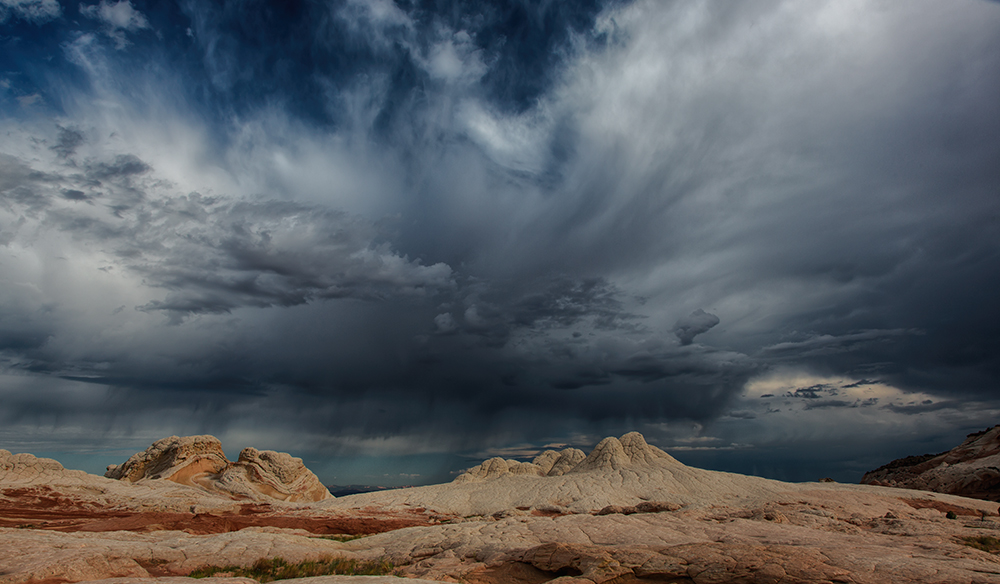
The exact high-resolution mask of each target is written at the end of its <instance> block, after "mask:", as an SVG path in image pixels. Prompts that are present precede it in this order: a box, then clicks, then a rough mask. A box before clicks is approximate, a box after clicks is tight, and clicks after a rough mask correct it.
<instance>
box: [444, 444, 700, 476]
mask: <svg viewBox="0 0 1000 584" xmlns="http://www.w3.org/2000/svg"><path fill="white" fill-rule="evenodd" d="M658 463H675V464H678V465H679V464H681V463H680V462H678V461H677V460H676V459H675V458H674V457H672V456H670V455H669V454H667V453H666V452H664V451H662V450H660V449H659V448H657V447H655V446H650V445H649V444H647V443H646V439H645V438H643V436H642V434H640V433H638V432H629V433H628V434H625V435H624V436H622V437H621V438H615V437H614V436H609V437H607V438H605V439H604V440H601V441H600V442H599V443H598V444H597V446H595V447H594V450H593V451H592V452H591V453H590V454H589V455H585V454H584V453H583V451H582V450H579V449H577V448H567V449H565V450H563V451H561V452H556V451H555V450H546V451H545V452H543V453H541V454H539V455H538V456H536V457H535V459H534V460H532V461H531V462H521V461H517V460H510V459H508V460H505V459H503V458H500V457H495V458H491V459H489V460H487V461H486V462H484V463H482V464H480V465H479V466H474V467H472V468H470V469H469V470H467V471H465V472H464V473H463V474H461V475H459V476H458V477H457V478H456V479H455V482H456V483H468V482H479V481H486V480H492V479H497V478H500V477H505V476H518V475H528V476H541V477H556V476H562V475H564V474H567V473H571V472H572V473H577V472H590V471H609V470H621V469H623V468H629V467H632V466H635V465H649V464H658Z"/></svg>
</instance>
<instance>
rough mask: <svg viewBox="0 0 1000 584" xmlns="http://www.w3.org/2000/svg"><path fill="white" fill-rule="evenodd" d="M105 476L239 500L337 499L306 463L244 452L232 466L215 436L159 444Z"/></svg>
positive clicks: (111, 468)
mask: <svg viewBox="0 0 1000 584" xmlns="http://www.w3.org/2000/svg"><path fill="white" fill-rule="evenodd" d="M104 476H106V477H108V478H112V479H118V480H123V481H128V482H131V483H143V482H146V481H157V480H165V481H171V482H175V483H179V484H182V485H190V486H194V487H200V488H203V489H205V490H208V491H212V492H216V493H223V494H226V495H229V496H231V497H234V498H239V499H254V500H267V499H279V500H282V501H290V502H311V501H322V500H323V499H328V498H331V497H332V495H331V494H330V492H329V491H328V490H327V488H326V487H325V486H323V484H322V483H320V481H319V479H318V478H317V477H316V475H315V474H313V473H312V471H310V470H309V469H308V468H306V467H305V465H304V464H302V459H301V458H295V457H293V456H291V455H289V454H286V453H284V452H274V451H271V450H257V449H256V448H244V449H243V451H242V452H240V456H239V458H238V459H237V461H236V462H230V461H229V460H228V459H227V458H226V455H225V453H224V452H223V451H222V442H220V441H219V439H218V438H216V437H214V436H184V437H179V436H170V437H169V438H164V439H162V440H157V441H156V442H154V443H153V445H152V446H150V447H149V448H147V449H146V450H145V451H144V452H138V453H136V454H133V455H132V456H131V457H130V458H129V459H128V460H127V461H125V463H124V464H121V465H111V466H109V467H108V470H107V472H106V473H105V474H104Z"/></svg>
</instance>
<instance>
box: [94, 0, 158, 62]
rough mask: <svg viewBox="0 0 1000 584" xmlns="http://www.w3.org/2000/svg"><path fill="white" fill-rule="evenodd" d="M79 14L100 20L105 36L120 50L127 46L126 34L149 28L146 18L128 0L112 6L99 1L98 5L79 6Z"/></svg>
mask: <svg viewBox="0 0 1000 584" xmlns="http://www.w3.org/2000/svg"><path fill="white" fill-rule="evenodd" d="M80 14H82V15H84V16H86V17H88V18H94V19H97V20H100V21H101V22H103V23H104V25H105V30H104V32H105V34H107V35H108V36H109V37H111V39H112V40H114V41H115V46H116V47H117V48H118V49H119V50H121V49H124V48H125V47H126V46H128V39H127V38H126V37H125V33H126V32H132V33H134V32H137V31H139V30H142V29H146V28H150V26H149V20H147V19H146V16H145V15H144V14H143V13H141V12H139V11H138V10H136V9H135V8H133V7H132V2H131V1H130V0H119V2H116V3H114V4H111V3H109V2H108V1H107V0H101V3H100V4H95V5H91V6H84V5H81V6H80Z"/></svg>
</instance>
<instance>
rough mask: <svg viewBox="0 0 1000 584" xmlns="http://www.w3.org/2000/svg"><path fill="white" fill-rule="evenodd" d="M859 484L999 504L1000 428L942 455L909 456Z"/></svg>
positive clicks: (984, 432)
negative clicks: (926, 492) (941, 494)
mask: <svg viewBox="0 0 1000 584" xmlns="http://www.w3.org/2000/svg"><path fill="white" fill-rule="evenodd" d="M861 483H862V484H867V485H880V486H887V487H900V488H904V489H920V490H923V491H935V492H938V493H948V494H951V495H961V496H963V497H972V498H975V499H986V500H989V501H998V500H1000V426H994V427H993V428H990V429H988V430H984V431H982V432H977V433H975V434H969V436H968V437H967V438H966V439H965V441H964V442H962V444H961V445H959V446H957V447H955V448H953V449H951V450H949V451H948V452H943V453H941V454H936V455H931V454H925V455H923V456H908V457H906V458H901V459H898V460H894V461H892V462H890V463H889V464H887V465H885V466H882V467H879V468H877V469H875V470H873V471H870V472H867V473H865V476H864V477H862V478H861Z"/></svg>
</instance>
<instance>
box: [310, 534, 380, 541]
mask: <svg viewBox="0 0 1000 584" xmlns="http://www.w3.org/2000/svg"><path fill="white" fill-rule="evenodd" d="M316 537H317V538H318V539H332V540H333V541H340V542H344V541H354V540H355V539H361V538H362V537H368V534H364V535H350V534H347V533H335V534H333V535H318V536H316Z"/></svg>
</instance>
